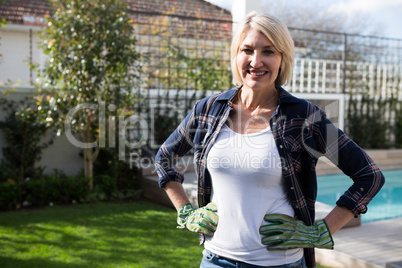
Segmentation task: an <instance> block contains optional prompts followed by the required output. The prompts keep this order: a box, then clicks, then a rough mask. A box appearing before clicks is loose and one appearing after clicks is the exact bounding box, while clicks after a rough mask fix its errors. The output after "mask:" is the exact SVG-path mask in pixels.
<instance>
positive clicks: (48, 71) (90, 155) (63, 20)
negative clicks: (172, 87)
mask: <svg viewBox="0 0 402 268" xmlns="http://www.w3.org/2000/svg"><path fill="white" fill-rule="evenodd" d="M53 4H54V13H53V15H52V16H50V17H48V27H47V28H46V29H45V31H44V32H43V33H42V39H43V41H42V42H41V47H42V49H43V50H44V53H45V54H47V55H48V59H47V63H46V66H45V67H43V69H42V71H41V74H40V77H41V78H40V81H39V88H40V89H39V93H40V94H39V95H38V96H37V100H38V105H39V108H40V109H45V110H47V112H48V118H47V120H48V121H52V122H54V125H55V126H56V127H57V129H58V134H61V133H62V131H67V132H68V133H70V134H72V135H74V139H76V140H79V144H78V146H80V147H81V148H83V151H84V154H83V155H84V173H85V176H88V177H90V178H93V162H94V161H95V160H96V158H97V155H98V153H99V150H100V147H105V146H106V141H107V140H108V139H107V138H106V135H105V129H114V128H115V125H112V126H110V127H108V128H107V127H106V125H107V124H108V122H109V120H105V119H106V118H109V117H110V116H111V115H113V116H114V115H116V114H118V115H119V116H120V117H121V116H126V115H129V114H130V113H132V106H133V104H134V103H135V101H136V98H135V96H136V94H135V91H134V88H135V87H136V86H137V85H138V83H139V73H140V67H139V65H138V62H137V61H138V59H139V54H138V53H137V52H136V51H135V44H136V39H135V37H134V35H133V28H132V22H131V20H130V18H129V15H128V14H127V8H128V4H127V1H125V0H103V1H98V0H75V1H73V0H54V1H53ZM106 107H107V108H106ZM68 133H67V134H68ZM109 138H110V139H113V141H111V140H110V139H109V144H108V146H109V147H114V146H115V137H109ZM70 141H71V140H70ZM92 187H93V180H92V179H91V182H90V189H92Z"/></svg>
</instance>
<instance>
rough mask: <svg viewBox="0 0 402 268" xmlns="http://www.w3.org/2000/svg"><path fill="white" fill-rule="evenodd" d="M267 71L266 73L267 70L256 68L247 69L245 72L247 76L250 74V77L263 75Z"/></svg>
mask: <svg viewBox="0 0 402 268" xmlns="http://www.w3.org/2000/svg"><path fill="white" fill-rule="evenodd" d="M267 73H268V71H266V70H256V69H253V70H247V74H248V75H249V76H251V77H252V78H260V77H263V76H265V75H266V74H267Z"/></svg>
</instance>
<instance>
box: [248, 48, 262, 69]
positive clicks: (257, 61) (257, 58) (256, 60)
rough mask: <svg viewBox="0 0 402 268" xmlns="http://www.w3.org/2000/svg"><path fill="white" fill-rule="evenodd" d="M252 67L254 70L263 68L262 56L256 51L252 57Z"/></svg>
mask: <svg viewBox="0 0 402 268" xmlns="http://www.w3.org/2000/svg"><path fill="white" fill-rule="evenodd" d="M250 65H251V67H253V68H259V67H261V66H262V61H261V55H260V53H258V52H257V51H255V52H254V53H253V55H252V56H251V59H250Z"/></svg>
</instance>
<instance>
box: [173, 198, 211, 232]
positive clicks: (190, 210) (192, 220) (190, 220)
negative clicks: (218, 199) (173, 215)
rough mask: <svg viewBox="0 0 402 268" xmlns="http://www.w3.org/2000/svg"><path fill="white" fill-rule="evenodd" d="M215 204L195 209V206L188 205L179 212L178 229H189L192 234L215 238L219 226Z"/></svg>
mask: <svg viewBox="0 0 402 268" xmlns="http://www.w3.org/2000/svg"><path fill="white" fill-rule="evenodd" d="M217 212H218V210H217V207H216V204H215V203H209V204H208V205H206V206H205V207H202V208H199V209H195V208H194V207H193V205H191V204H190V203H189V204H186V205H184V206H182V207H180V209H179V210H178V211H177V224H179V226H178V227H177V228H180V229H184V228H187V229H189V230H190V231H192V232H196V233H203V234H205V235H207V236H213V234H214V232H215V231H216V227H217V226H218V221H219V216H218V214H217Z"/></svg>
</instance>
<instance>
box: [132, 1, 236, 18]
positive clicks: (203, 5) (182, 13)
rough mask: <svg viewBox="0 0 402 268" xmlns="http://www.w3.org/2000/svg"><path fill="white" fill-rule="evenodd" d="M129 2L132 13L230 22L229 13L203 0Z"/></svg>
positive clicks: (230, 16) (230, 15)
mask: <svg viewBox="0 0 402 268" xmlns="http://www.w3.org/2000/svg"><path fill="white" fill-rule="evenodd" d="M130 2H131V11H132V12H140V13H144V14H149V15H155V14H161V15H162V14H163V15H171V16H177V17H182V18H199V19H204V20H214V21H216V20H219V21H226V22H231V21H232V14H231V13H230V11H228V10H226V9H223V8H221V7H218V6H216V5H213V4H211V3H209V2H207V1H204V0H153V1H149V0H130Z"/></svg>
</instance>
